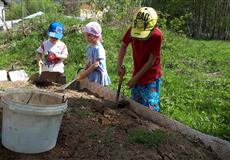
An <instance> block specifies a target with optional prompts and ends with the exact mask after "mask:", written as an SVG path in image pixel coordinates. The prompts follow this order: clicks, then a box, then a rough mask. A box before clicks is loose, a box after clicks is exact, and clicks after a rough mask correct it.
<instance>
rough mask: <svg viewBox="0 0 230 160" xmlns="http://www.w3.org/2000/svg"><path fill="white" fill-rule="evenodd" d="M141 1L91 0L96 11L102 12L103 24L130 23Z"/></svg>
mask: <svg viewBox="0 0 230 160" xmlns="http://www.w3.org/2000/svg"><path fill="white" fill-rule="evenodd" d="M140 3H141V0H117V1H114V0H91V4H92V6H94V7H95V9H96V10H101V11H104V13H105V14H104V17H103V22H104V23H107V24H112V25H114V23H115V24H119V25H122V24H124V23H127V22H130V17H129V16H127V15H133V13H134V11H135V10H134V8H136V7H139V6H140Z"/></svg>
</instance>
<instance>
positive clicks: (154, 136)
mask: <svg viewBox="0 0 230 160" xmlns="http://www.w3.org/2000/svg"><path fill="white" fill-rule="evenodd" d="M165 139H166V134H165V133H164V132H163V131H162V130H160V129H157V130H155V131H153V132H150V131H147V130H145V129H143V128H138V129H135V130H134V131H132V132H131V133H129V135H128V142H129V143H131V144H134V143H138V144H143V145H145V146H148V147H157V146H159V144H161V143H163V142H164V141H165Z"/></svg>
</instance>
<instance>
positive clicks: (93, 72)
mask: <svg viewBox="0 0 230 160" xmlns="http://www.w3.org/2000/svg"><path fill="white" fill-rule="evenodd" d="M83 33H84V36H85V39H86V41H87V42H88V46H87V49H86V64H85V67H84V71H83V72H82V73H81V74H80V75H79V77H78V79H83V78H85V77H88V80H89V81H91V82H95V83H98V84H101V85H103V86H108V85H109V84H110V83H111V82H110V78H109V75H108V72H107V69H106V54H105V49H104V47H103V45H102V43H101V42H102V35H101V33H102V29H101V26H100V25H99V24H98V23H97V22H90V23H88V24H87V25H86V26H85V27H83Z"/></svg>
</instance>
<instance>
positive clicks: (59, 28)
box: [48, 22, 64, 39]
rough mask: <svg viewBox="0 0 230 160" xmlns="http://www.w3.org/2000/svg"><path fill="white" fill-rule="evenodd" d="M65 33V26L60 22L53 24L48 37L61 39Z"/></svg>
mask: <svg viewBox="0 0 230 160" xmlns="http://www.w3.org/2000/svg"><path fill="white" fill-rule="evenodd" d="M63 33H64V26H63V24H62V23H60V22H52V23H51V24H50V26H49V29H48V36H49V37H53V38H57V39H61V38H62V36H63Z"/></svg>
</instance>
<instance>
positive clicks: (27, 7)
mask: <svg viewBox="0 0 230 160" xmlns="http://www.w3.org/2000/svg"><path fill="white" fill-rule="evenodd" d="M21 2H23V3H22V4H21ZM38 11H42V12H45V13H57V12H61V5H60V3H54V2H52V0H42V3H41V1H36V0H23V1H12V2H11V3H9V7H7V9H6V20H14V19H20V18H22V16H23V17H26V16H27V15H30V14H33V13H36V12H38Z"/></svg>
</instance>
